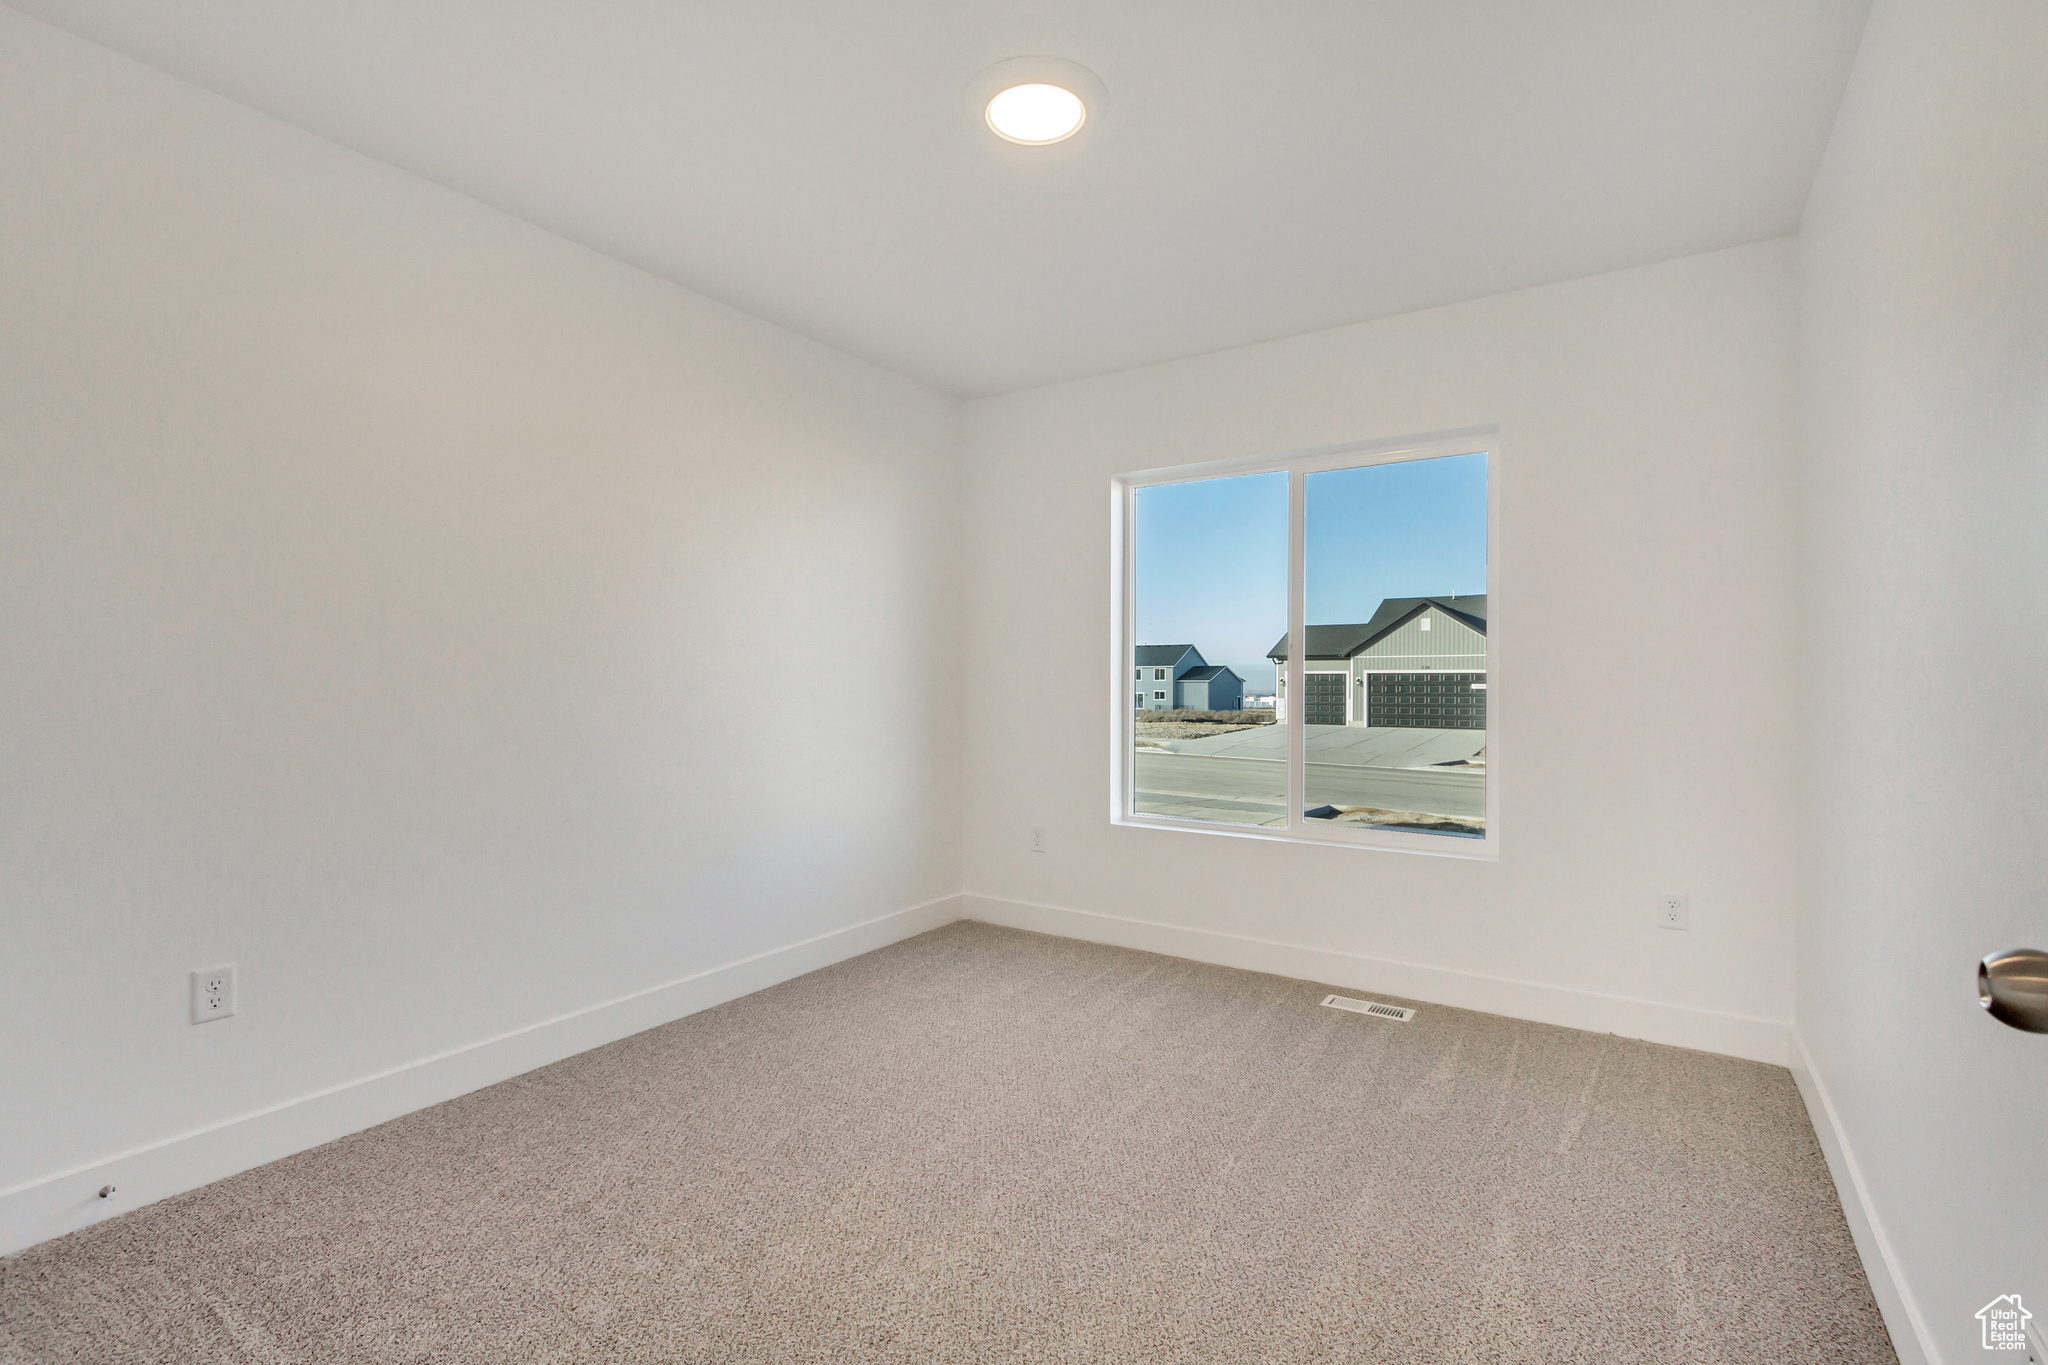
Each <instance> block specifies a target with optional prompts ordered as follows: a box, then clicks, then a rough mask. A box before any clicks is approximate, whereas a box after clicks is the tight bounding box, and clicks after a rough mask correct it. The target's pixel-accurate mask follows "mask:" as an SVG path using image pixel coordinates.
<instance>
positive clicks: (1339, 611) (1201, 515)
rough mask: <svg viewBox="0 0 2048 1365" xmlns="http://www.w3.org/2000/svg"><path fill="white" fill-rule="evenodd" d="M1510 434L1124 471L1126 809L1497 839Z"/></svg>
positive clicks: (1229, 827)
mask: <svg viewBox="0 0 2048 1365" xmlns="http://www.w3.org/2000/svg"><path fill="white" fill-rule="evenodd" d="M1494 447H1495V441H1494V438H1493V437H1492V436H1491V435H1490V434H1489V435H1486V436H1482V437H1480V438H1478V439H1476V440H1473V439H1467V440H1451V441H1433V442H1430V443H1427V444H1420V443H1418V444H1413V445H1404V446H1401V447H1399V448H1378V449H1375V448H1371V447H1361V448H1356V449H1351V450H1345V451H1339V452H1329V451H1321V452H1315V453H1313V454H1309V455H1302V456H1293V457H1286V458H1277V459H1272V460H1257V461H1232V462H1229V463H1227V464H1222V465H1216V466H1208V467H1195V468H1181V469H1172V470H1159V471H1152V472H1149V473H1144V474H1132V475H1127V476H1125V477H1123V478H1120V479H1118V480H1117V481H1116V497H1117V507H1118V518H1117V532H1118V558H1119V561H1120V564H1121V568H1122V593H1121V597H1120V610H1119V612H1118V620H1117V622H1116V630H1115V649H1116V662H1115V674H1114V676H1115V677H1116V678H1117V679H1118V680H1119V681H1118V683H1117V692H1118V695H1117V699H1116V717H1117V734H1116V750H1115V762H1114V764H1113V769H1114V783H1113V785H1114V792H1113V801H1114V806H1113V817H1114V818H1115V819H1116V820H1117V821H1119V822H1120V823H1131V824H1155V825H1167V826H1172V827H1178V828H1187V829H1212V830H1218V831H1224V832H1231V833H1238V834H1255V835H1260V836H1264V837H1269V838H1294V839H1304V840H1312V841H1315V842H1337V843H1352V844H1364V845H1371V846H1378V847H1388V848H1409V849H1421V850H1426V851H1430V852H1439V853H1462V854H1467V855H1475V856H1492V855H1493V854H1495V853H1496V852H1497V850H1498V844H1499V829H1498V824H1499V820H1498V797H1499V793H1498V790H1497V784H1496V783H1495V782H1494V781H1493V780H1491V779H1490V778H1489V771H1490V770H1492V771H1497V755H1496V753H1495V744H1494V726H1495V721H1496V712H1495V708H1494V707H1493V706H1491V705H1490V704H1489V702H1490V700H1491V699H1493V698H1494V696H1495V690H1494V689H1495V684H1496V678H1495V676H1494V675H1495V670H1494V668H1493V658H1492V649H1491V646H1490V643H1489V642H1490V640H1491V638H1492V631H1491V616H1490V612H1489V609H1488V600H1489V599H1488V587H1489V582H1488V577H1489V560H1490V558H1491V555H1490V546H1491V536H1492V532H1493V516H1492V508H1491V491H1492V482H1491V478H1490V474H1491V470H1490V466H1491V464H1492V463H1493V459H1494V455H1495V449H1494ZM1297 642H1299V647H1298V648H1297ZM1134 673H1135V674H1136V676H1138V677H1140V678H1143V677H1144V676H1145V675H1146V674H1147V673H1150V674H1152V676H1153V678H1154V679H1155V681H1153V682H1151V683H1150V685H1149V686H1148V687H1145V688H1143V689H1139V690H1138V691H1137V692H1136V693H1135V695H1133V694H1132V693H1131V692H1130V691H1129V689H1130V688H1131V683H1130V682H1128V681H1125V680H1127V679H1129V678H1131V677H1132V676H1133V674H1134ZM1164 680H1171V688H1170V690H1161V681H1164Z"/></svg>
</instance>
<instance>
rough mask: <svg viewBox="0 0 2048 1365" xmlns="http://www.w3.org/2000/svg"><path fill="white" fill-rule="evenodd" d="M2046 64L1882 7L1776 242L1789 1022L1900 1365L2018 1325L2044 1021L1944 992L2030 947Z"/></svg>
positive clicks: (2047, 46)
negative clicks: (1791, 792) (1792, 227)
mask: <svg viewBox="0 0 2048 1365" xmlns="http://www.w3.org/2000/svg"><path fill="white" fill-rule="evenodd" d="M2044 68H2048V7H2044V6H2043V5H2041V4H2040V3H2038V0H1910V2H1909V3H1891V2H1890V0H1882V2H1881V3H1880V4H1879V5H1878V6H1877V8H1876V10H1875V12H1874V13H1873V14H1872V17H1871V20H1870V26H1869V29H1868V30H1867V32H1866V34H1865V36H1864V40H1863V48H1862V52H1861V54H1860V56H1859V57H1858V60H1857V65H1856V71H1855V75H1854V77H1853V79H1852V81H1851V83H1850V87H1849V92H1848V95H1847V98H1846V101H1845V103H1844V105H1843V108H1842V112H1841V116H1840V119H1839V122H1838V124H1837V126H1836V131H1835V136H1834V140H1833V142H1832V144H1831V145H1830V147H1829V149H1828V154H1827V159H1826V162H1825V164H1824V166H1823V169H1822V171H1821V174H1820V178H1819V180H1818V182H1817V183H1816V185H1815V188H1814V192H1813V197H1812V199H1811V202H1810V203H1809V205H1808V208H1807V215H1806V222H1805V228H1804V230H1803V234H1802V241H1801V272H1802V290H1803V295H1804V297H1803V304H1802V318H1803V376H1804V378H1803V382H1804V386H1805V398H1806V401H1805V422H1806V434H1805V442H1804V450H1805V454H1804V464H1803V475H1802V481H1801V482H1802V500H1801V501H1802V513H1801V546H1802V556H1803V563H1802V571H1801V579H1802V602H1801V614H1802V621H1803V632H1804V637H1805V638H1806V640H1807V642H1808V646H1809V648H1808V651H1807V653H1806V655H1805V657H1804V659H1803V660H1802V664H1803V668H1802V671H1801V678H1802V682H1803V684H1804V688H1803V702H1804V706H1803V715H1804V721H1805V724H1804V730H1805V736H1804V738H1805V742H1804V744H1803V746H1802V754H1803V763H1802V770H1803V772H1804V774H1805V778H1806V791H1805V797H1804V803H1805V812H1806V817H1807V820H1808V831H1807V837H1806V839H1805V848H1806V851H1807V855H1808V856H1807V858H1806V860H1805V867H1804V874H1805V882H1804V888H1803V892H1804V894H1803V904H1802V909H1801V916H1800V934H1799V988H1798V1007H1797V1018H1798V1029H1799V1033H1800V1035H1801V1037H1802V1038H1803V1040H1804V1043H1805V1046H1806V1049H1807V1051H1808V1052H1809V1053H1810V1056H1811V1067H1812V1073H1813V1075H1814V1076H1815V1077H1816V1078H1818V1079H1819V1081H1820V1082H1821V1084H1822V1087H1823V1088H1824V1089H1825V1091H1826V1092H1827V1094H1828V1096H1829V1098H1830V1099H1831V1100H1832V1104H1833V1108H1834V1111H1835V1114H1836V1116H1837V1117H1838V1119H1839V1122H1840V1135H1841V1138H1842V1139H1843V1141H1842V1142H1841V1143H1840V1145H1841V1146H1844V1147H1846V1149H1847V1151H1846V1155H1847V1156H1848V1157H1849V1158H1852V1159H1853V1161H1854V1163H1855V1164H1856V1165H1857V1166H1859V1167H1860V1171H1861V1177H1862V1180H1863V1185H1864V1193H1865V1194H1867V1198H1868V1206H1867V1209H1858V1208H1856V1207H1855V1205H1857V1204H1858V1203H1859V1202H1860V1201H1859V1199H1858V1195H1857V1191H1856V1190H1855V1188H1854V1183H1855V1182H1854V1180H1853V1179H1850V1178H1849V1175H1848V1172H1847V1170H1846V1168H1845V1167H1846V1163H1845V1161H1844V1155H1845V1153H1844V1152H1842V1151H1839V1150H1838V1151H1837V1152H1835V1153H1833V1154H1832V1155H1834V1156H1835V1158H1836V1163H1837V1179H1838V1182H1840V1183H1843V1184H1845V1185H1846V1186H1848V1188H1846V1189H1845V1191H1844V1192H1845V1194H1846V1195H1847V1196H1848V1198H1849V1201H1850V1203H1851V1205H1852V1214H1861V1215H1863V1217H1861V1218H1859V1220H1858V1221H1859V1222H1861V1223H1862V1224H1863V1226H1861V1227H1860V1228H1859V1231H1861V1232H1862V1233H1863V1234H1864V1236H1863V1242H1864V1255H1865V1261H1866V1263H1869V1264H1871V1265H1872V1269H1873V1279H1874V1280H1877V1281H1879V1286H1880V1299H1881V1301H1883V1300H1884V1298H1885V1293H1884V1291H1885V1289H1886V1286H1885V1284H1884V1283H1883V1282H1884V1281H1885V1280H1886V1279H1888V1278H1891V1277H1892V1275H1893V1273H1894V1271H1895V1273H1896V1279H1897V1281H1898V1283H1897V1285H1896V1286H1895V1288H1896V1290H1897V1291H1898V1292H1896V1293H1894V1294H1893V1295H1892V1297H1891V1301H1890V1302H1889V1303H1887V1304H1886V1307H1887V1309H1888V1313H1887V1316H1888V1318H1890V1319H1891V1325H1892V1329H1893V1336H1894V1338H1896V1339H1899V1341H1900V1347H1901V1355H1902V1357H1903V1358H1904V1359H1906V1360H1907V1361H1908V1362H1909V1365H1910V1362H1911V1360H1912V1359H1913V1358H1914V1353H1915V1352H1916V1351H1917V1349H1918V1342H1917V1341H1915V1340H1914V1338H1915V1336H1916V1335H1917V1333H1916V1331H1915V1329H1914V1326H1913V1324H1912V1322H1911V1321H1910V1319H1911V1318H1912V1317H1913V1316H1914V1315H1915V1313H1916V1312H1917V1315H1918V1317H1919V1319H1920V1330H1924V1332H1925V1333H1926V1337H1927V1341H1928V1343H1929V1344H1930V1346H1931V1350H1930V1352H1929V1354H1930V1355H1931V1356H1932V1357H1933V1358H1936V1359H1942V1358H1946V1359H1948V1360H1952V1361H1953V1360H1964V1359H1975V1358H1976V1357H1977V1356H1978V1355H1979V1354H1981V1351H1982V1347H1981V1346H1980V1344H1979V1338H1978V1324H1977V1322H1976V1320H1975V1318H1974V1316H1973V1315H1974V1314H1975V1313H1976V1311H1977V1310H1978V1309H1979V1308H1981V1307H1982V1306H1984V1304H1985V1303H1987V1302H1988V1301H1989V1300H1990V1299H1991V1298H1992V1297H1993V1296H1995V1295H1998V1294H2006V1293H2014V1292H2018V1293H2021V1294H2022V1295H2024V1297H2025V1299H2026V1302H2027V1304H2028V1305H2029V1306H2030V1307H2031V1308H2032V1310H2033V1312H2034V1313H2036V1314H2041V1315H2048V1162H2044V1159H2043V1153H2044V1150H2048V1149H2044V1141H2048V1138H2044V1135H2048V1038H2041V1037H2035V1036H2031V1035H2027V1034H2021V1033H2017V1032H2014V1031H2012V1030H2010V1029H2006V1028H2003V1027H2000V1026H1999V1025H1997V1024H1996V1023H1994V1022H1993V1021H1991V1020H1990V1019H1988V1018H1986V1017H1984V1015H1983V1014H1982V1012H1981V1011H1980V1010H1979V1009H1978V1008H1977V1005H1976V999H1975V983H1974V980H1973V973H1974V971H1975V966H1976V960H1977V958H1978V957H1979V956H1981V955H1982V954H1984V953H1986V952H1990V951H1992V950H1995V949H2001V948H2010V947H2022V946H2032V947H2048V862H2044V860H2043V858H2042V848H2043V844H2044V826H2043V812H2044V811H2048V720H2044V714H2048V713H2044V711H2043V703H2044V701H2048V86H2044V84H2043V82H2042V72H2043V70H2044ZM1887 1244H1888V1248H1887ZM1887 1249H1888V1251H1889V1254H1890V1256H1891V1257H1892V1259H1893V1263H1894V1264H1893V1268H1892V1269H1891V1270H1887V1269H1886V1268H1885V1266H1884V1259H1885V1252H1886V1250H1887ZM2042 1322H2048V1318H2043V1319H2040V1320H2037V1326H2038V1325H2041V1323H2042Z"/></svg>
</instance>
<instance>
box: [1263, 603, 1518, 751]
mask: <svg viewBox="0 0 2048 1365" xmlns="http://www.w3.org/2000/svg"><path fill="white" fill-rule="evenodd" d="M1307 635H1308V648H1307V649H1306V650H1305V651H1304V652H1303V655H1302V660H1301V666H1302V674H1301V691H1302V706H1301V719H1302V722H1303V723H1304V724H1307V725H1385V726H1397V727H1403V728H1410V729H1426V730H1484V729H1485V728H1486V595H1485V594H1484V593H1480V594H1477V595H1474V596H1469V597H1389V598H1388V599H1387V600H1386V601H1384V602H1382V603H1380V606H1379V610H1378V611H1376V612H1374V613H1373V614H1372V619H1371V620H1370V621H1361V622H1359V623H1357V624H1355V625H1337V626H1310V627H1309V628H1308V630H1307ZM1266 657H1267V658H1269V659H1271V660H1273V662H1274V663H1275V664H1277V665H1281V666H1282V669H1283V676H1282V678H1281V682H1280V713H1281V715H1282V716H1283V717H1285V716H1287V715H1288V714H1289V710H1290V708H1289V707H1288V705H1287V700H1288V699H1287V695H1286V691H1287V683H1286V679H1285V676H1284V666H1285V664H1286V662H1287V637H1286V636H1285V635H1283V636H1281V637H1280V642H1279V643H1278V644H1276V645H1274V646H1273V648H1272V649H1271V650H1269V651H1268V652H1267V655H1266Z"/></svg>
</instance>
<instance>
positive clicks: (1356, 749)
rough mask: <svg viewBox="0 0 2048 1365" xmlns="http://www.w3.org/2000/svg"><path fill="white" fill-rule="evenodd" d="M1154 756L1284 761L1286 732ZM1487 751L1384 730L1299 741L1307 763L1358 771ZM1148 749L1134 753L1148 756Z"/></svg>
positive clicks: (1354, 729)
mask: <svg viewBox="0 0 2048 1365" xmlns="http://www.w3.org/2000/svg"><path fill="white" fill-rule="evenodd" d="M1159 744H1160V748H1158V749H1156V750H1151V752H1155V753H1172V754H1203V755H1207V756H1208V757H1211V758H1263V759H1272V760H1276V761H1278V762H1281V763H1285V762H1286V761H1287V727H1286V726H1284V725H1261V726H1259V727H1258V728H1257V729H1254V730H1236V731H1233V732H1231V733H1230V734H1227V735H1212V736H1210V737H1209V738H1207V739H1168V740H1161V741H1159ZM1485 747H1486V731H1484V730H1397V729H1393V728H1391V727H1388V726H1383V725H1311V726H1308V727H1307V728H1306V730H1305V731H1304V733H1303V735H1302V748H1303V750H1304V751H1305V756H1306V757H1307V759H1308V761H1309V762H1310V763H1312V764H1314V763H1341V764H1348V765H1351V766H1354V767H1360V768H1430V767H1434V766H1436V765H1437V764H1440V763H1452V762H1456V761H1458V760H1460V759H1468V758H1471V757H1473V756H1474V755H1476V754H1477V753H1478V752H1479V751H1480V750H1481V749H1483V748H1485ZM1147 751H1148V750H1147V748H1146V747H1144V746H1141V747H1140V748H1139V749H1138V752H1139V753H1140V754H1143V753H1146V752H1147Z"/></svg>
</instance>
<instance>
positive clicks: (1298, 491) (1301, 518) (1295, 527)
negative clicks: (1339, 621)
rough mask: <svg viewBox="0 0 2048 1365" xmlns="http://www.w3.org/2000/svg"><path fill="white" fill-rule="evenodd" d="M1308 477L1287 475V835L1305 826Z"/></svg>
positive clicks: (1294, 472)
mask: <svg viewBox="0 0 2048 1365" xmlns="http://www.w3.org/2000/svg"><path fill="white" fill-rule="evenodd" d="M1307 490H1308V476H1307V475H1306V474H1304V473H1303V472H1302V471H1301V470H1299V469H1290V470H1289V471H1287V661H1286V663H1285V664H1284V665H1283V667H1284V670H1285V676H1286V680H1287V832H1288V833H1290V834H1299V833H1301V832H1302V829H1303V827H1304V825H1305V823H1306V822H1305V820H1304V819H1303V816H1302V809H1303V806H1304V804H1305V803H1304V802H1303V800H1302V797H1303V794H1304V793H1305V792H1306V791H1307V788H1308V782H1307V777H1306V773H1307V769H1306V768H1305V767H1304V763H1305V761H1306V760H1305V755H1304V741H1305V739H1306V731H1305V729H1304V728H1303V722H1304V716H1305V710H1304V701H1305V699H1304V697H1303V695H1302V677H1303V674H1304V672H1305V669H1304V667H1303V664H1304V661H1305V660H1306V658H1307V650H1308V631H1307V628H1306V626H1305V625H1304V624H1303V619H1304V618H1305V617H1306V616H1307V614H1308V612H1307V605H1306V602H1307V577H1308V575H1307V570H1306V564H1305V561H1304V559H1303V554H1304V547H1305V546H1306V544H1307V541H1308V536H1307V524H1308V517H1307V507H1308V496H1307Z"/></svg>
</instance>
